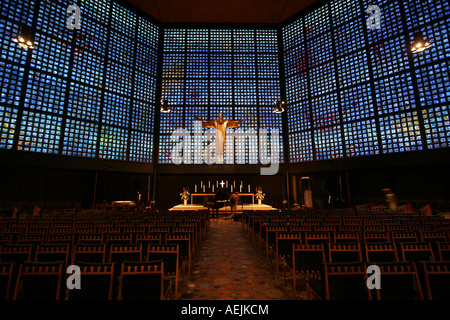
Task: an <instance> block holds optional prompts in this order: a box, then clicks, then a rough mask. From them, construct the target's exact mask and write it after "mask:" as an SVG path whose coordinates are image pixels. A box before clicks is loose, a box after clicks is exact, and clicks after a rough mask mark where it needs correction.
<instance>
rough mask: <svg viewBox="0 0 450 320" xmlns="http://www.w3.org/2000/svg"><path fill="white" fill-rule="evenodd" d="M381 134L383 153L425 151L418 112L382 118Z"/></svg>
mask: <svg viewBox="0 0 450 320" xmlns="http://www.w3.org/2000/svg"><path fill="white" fill-rule="evenodd" d="M380 132H381V144H382V147H383V153H397V152H408V151H417V150H422V149H423V147H422V140H421V136H420V127H419V118H418V115H417V112H416V111H413V112H408V113H402V114H394V115H390V116H388V117H382V118H380Z"/></svg>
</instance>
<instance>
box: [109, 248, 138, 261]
mask: <svg viewBox="0 0 450 320" xmlns="http://www.w3.org/2000/svg"><path fill="white" fill-rule="evenodd" d="M123 261H142V244H140V243H139V244H112V245H111V246H110V251H109V258H108V262H115V263H117V264H118V265H120V264H121V263H122V262H123Z"/></svg>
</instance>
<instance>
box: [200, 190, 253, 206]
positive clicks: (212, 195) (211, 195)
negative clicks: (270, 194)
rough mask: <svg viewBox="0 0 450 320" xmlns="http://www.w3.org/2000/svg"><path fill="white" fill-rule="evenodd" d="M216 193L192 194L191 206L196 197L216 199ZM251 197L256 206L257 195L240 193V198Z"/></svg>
mask: <svg viewBox="0 0 450 320" xmlns="http://www.w3.org/2000/svg"><path fill="white" fill-rule="evenodd" d="M214 195H215V193H192V194H191V204H193V203H194V197H202V196H203V197H214ZM242 196H244V197H245V196H251V197H252V204H255V194H254V193H239V197H242Z"/></svg>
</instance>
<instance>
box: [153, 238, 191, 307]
mask: <svg viewBox="0 0 450 320" xmlns="http://www.w3.org/2000/svg"><path fill="white" fill-rule="evenodd" d="M146 251H147V255H146V259H145V261H157V260H162V261H163V262H164V275H165V277H166V279H172V280H173V283H174V284H175V292H174V296H175V298H177V297H178V287H179V283H180V275H181V276H182V278H181V281H182V283H184V282H185V263H184V261H182V262H180V252H179V245H178V244H149V245H148V248H147V250H146Z"/></svg>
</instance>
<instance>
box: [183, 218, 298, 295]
mask: <svg viewBox="0 0 450 320" xmlns="http://www.w3.org/2000/svg"><path fill="white" fill-rule="evenodd" d="M179 299H180V300H290V299H291V298H290V297H289V296H288V295H287V294H286V293H285V292H284V291H283V287H282V286H280V285H279V284H278V283H277V282H276V281H275V279H274V277H273V273H272V272H271V270H270V268H269V267H268V266H267V264H266V263H265V261H264V260H263V259H262V258H261V257H260V256H258V254H257V252H256V250H255V248H254V247H252V244H251V243H250V241H249V240H248V239H247V238H246V236H245V234H244V232H243V231H242V226H241V223H240V222H234V221H232V220H230V219H225V218H218V219H211V225H210V229H209V230H208V236H207V239H206V240H205V241H204V242H203V245H202V247H201V248H200V252H199V257H198V259H197V262H196V264H195V266H194V271H193V274H192V275H191V277H190V278H189V279H188V281H187V283H186V288H184V291H183V293H182V294H181V296H180V298H179Z"/></svg>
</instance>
